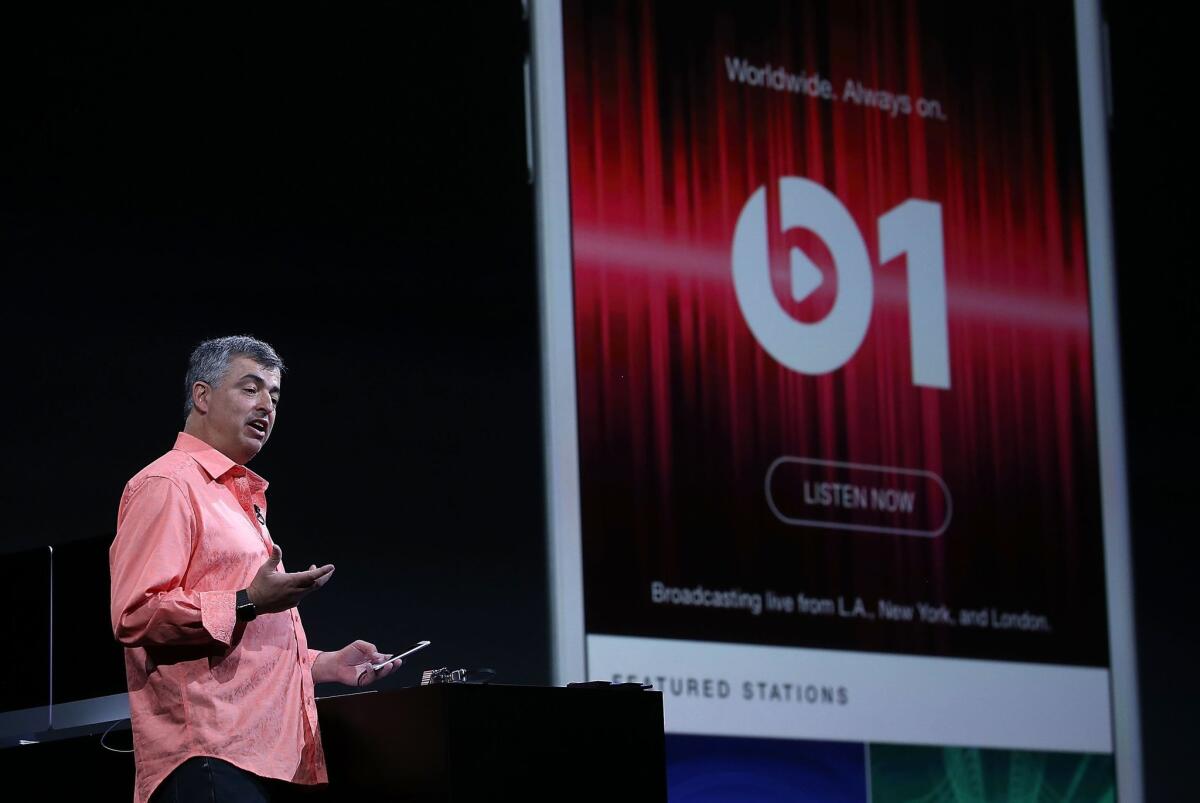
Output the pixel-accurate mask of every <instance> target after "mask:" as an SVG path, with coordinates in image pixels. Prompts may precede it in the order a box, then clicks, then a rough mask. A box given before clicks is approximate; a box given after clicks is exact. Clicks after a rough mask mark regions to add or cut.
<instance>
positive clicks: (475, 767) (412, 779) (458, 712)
mask: <svg viewBox="0 0 1200 803" xmlns="http://www.w3.org/2000/svg"><path fill="white" fill-rule="evenodd" d="M317 712H318V718H319V721H320V726H321V739H322V742H323V743H324V747H325V757H326V761H327V763H328V767H329V786H328V787H327V788H324V789H322V790H321V791H320V792H317V793H315V794H314V793H309V794H305V795H303V799H304V800H317V799H323V800H370V801H372V803H375V802H376V801H381V800H397V801H413V803H416V802H417V801H419V802H420V803H426V802H427V801H429V802H432V801H437V802H438V803H459V802H460V801H480V800H523V801H524V800H556V801H560V800H613V801H642V800H645V801H665V800H666V799H667V790H666V768H665V756H664V743H663V707H662V694H661V692H656V691H646V690H642V689H640V688H637V687H622V686H612V687H567V688H549V687H539V686H504V685H475V684H454V683H451V684H437V685H431V686H420V687H417V688H411V689H401V690H398V691H391V692H383V693H365V694H352V695H346V696H342V697H333V698H327V699H322V700H319V701H318V702H317Z"/></svg>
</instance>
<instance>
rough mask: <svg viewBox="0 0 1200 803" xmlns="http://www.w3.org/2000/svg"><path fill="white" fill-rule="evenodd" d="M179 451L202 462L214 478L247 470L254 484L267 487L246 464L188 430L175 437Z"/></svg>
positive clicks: (263, 488)
mask: <svg viewBox="0 0 1200 803" xmlns="http://www.w3.org/2000/svg"><path fill="white" fill-rule="evenodd" d="M174 448H176V449H178V450H179V451H181V452H183V453H184V454H186V455H188V456H189V457H191V458H192V459H193V460H195V461H196V462H197V463H199V464H200V468H202V469H204V470H205V472H207V473H208V476H210V477H212V478H213V479H214V480H217V479H220V478H221V477H222V476H224V475H225V474H226V473H229V472H231V471H233V473H234V475H235V476H236V475H237V474H240V473H242V472H245V475H246V476H247V477H249V478H250V480H251V483H252V484H256V485H261V486H262V490H264V491H265V490H266V489H267V485H268V483H267V481H266V480H264V479H263V478H262V477H260V476H258V475H257V474H255V473H254V472H253V471H251V470H250V469H248V468H246V467H245V466H242V465H238V464H237V463H235V462H233V461H232V460H230V459H229V458H228V457H227V456H225V455H223V454H221V453H220V452H219V451H217V450H216V449H214V448H213V447H212V446H210V445H209V444H207V443H205V442H204V441H202V440H200V439H199V438H197V437H196V436H195V435H189V434H188V433H186V432H180V433H179V435H178V436H177V437H176V438H175V447H174Z"/></svg>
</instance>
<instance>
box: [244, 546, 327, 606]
mask: <svg viewBox="0 0 1200 803" xmlns="http://www.w3.org/2000/svg"><path fill="white" fill-rule="evenodd" d="M282 559H283V550H282V549H280V548H279V545H278V544H275V545H274V546H272V548H271V557H269V558H267V562H266V563H264V564H263V565H262V566H260V567H259V569H258V573H257V574H255V575H254V581H253V582H251V583H250V587H249V588H247V589H246V594H247V596H249V597H250V601H251V602H253V603H254V609H255V612H256V613H260V614H262V613H279V612H280V611H286V610H287V609H288V608H295V607H296V605H297V604H299V602H300V600H302V599H304V598H305V597H306V596H308V595H309V594H311V593H312V592H314V591H316V590H317V589H318V588H320V587H321V586H323V585H325V584H326V583H328V582H329V578H330V577H332V576H333V564H332V563H328V564H326V565H324V566H322V567H320V568H317V566H316V565H313V566H310V567H309V569H308V571H304V572H280V571H276V569H277V568H278V567H279V561H280V560H282Z"/></svg>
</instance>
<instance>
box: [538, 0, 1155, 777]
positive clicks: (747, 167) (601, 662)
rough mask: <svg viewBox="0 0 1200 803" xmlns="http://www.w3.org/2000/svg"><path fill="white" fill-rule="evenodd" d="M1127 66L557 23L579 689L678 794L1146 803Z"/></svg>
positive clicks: (982, 34)
mask: <svg viewBox="0 0 1200 803" xmlns="http://www.w3.org/2000/svg"><path fill="white" fill-rule="evenodd" d="M1100 37H1101V28H1100V20H1099V13H1098V10H1097V8H1096V4H1095V3H1090V2H1080V3H1077V4H1072V3H1070V2H1055V3H1039V4H1020V5H1013V4H1001V3H993V4H976V3H965V4H964V3H960V4H945V3H934V2H912V3H907V4H896V3H892V2H882V1H879V2H866V3H856V4H846V3H837V2H805V1H800V0H797V1H796V2H791V1H790V0H789V1H786V2H785V1H779V2H763V3H732V2H729V3H722V2H713V3H706V2H698V3H636V4H626V3H588V2H575V1H570V2H557V3H555V2H547V3H537V4H535V5H534V6H533V43H534V44H533V65H532V66H533V90H534V91H533V98H534V110H535V124H534V133H535V146H536V147H535V176H536V181H537V186H538V206H539V237H540V244H539V248H540V259H541V278H542V315H543V335H544V337H543V342H544V343H545V401H546V405H545V409H546V411H547V413H546V416H547V417H546V427H547V444H548V478H549V479H548V483H549V485H548V487H549V491H550V494H549V505H550V508H549V521H550V527H551V553H552V554H551V560H552V566H553V572H554V575H553V576H554V581H553V588H554V598H555V611H554V617H555V619H554V629H555V643H556V652H555V655H556V661H557V669H556V671H557V674H558V680H559V681H562V682H565V681H570V680H581V679H585V678H588V679H600V680H612V681H621V682H629V681H635V682H646V683H651V684H653V685H654V687H655V688H656V689H658V690H660V691H662V692H663V694H664V706H665V717H666V728H667V731H668V763H669V769H668V777H669V782H670V784H671V785H672V789H676V788H682V787H681V786H680V785H687V784H691V785H692V786H691V787H688V788H692V787H695V788H705V784H706V783H710V782H711V783H720V782H722V781H718V780H716V778H717V776H720V775H721V773H724V775H723V776H721V777H725V778H728V777H732V775H738V777H744V778H746V779H747V781H746V783H749V784H754V783H768V784H774V783H779V784H785V785H787V786H785V787H781V788H791V787H792V786H795V787H797V788H798V787H800V786H805V788H821V789H824V792H823V795H824V799H847V800H852V799H864V800H865V799H872V800H884V799H900V798H899V797H898V796H899V795H901V794H905V795H912V796H916V797H919V796H920V795H923V794H935V790H936V789H937V788H949V787H953V788H967V787H970V788H972V789H975V790H976V791H978V792H979V793H980V794H981V795H983V796H984V797H996V796H999V797H1014V796H1019V795H1020V794H1023V793H1025V792H1027V791H1028V789H1027V788H1026V786H1029V788H1049V789H1051V790H1054V791H1055V792H1056V793H1059V794H1061V795H1067V794H1070V795H1078V796H1081V797H1083V798H1087V799H1098V798H1102V797H1103V796H1104V795H1105V794H1112V795H1114V796H1115V795H1117V793H1118V792H1119V797H1120V799H1121V800H1137V799H1140V762H1139V760H1138V753H1137V750H1138V747H1137V740H1138V737H1137V718H1136V692H1135V678H1134V653H1133V634H1132V617H1131V615H1130V608H1129V606H1128V604H1127V601H1128V600H1129V599H1130V591H1129V588H1130V580H1129V567H1128V533H1127V523H1126V514H1125V482H1124V458H1123V454H1122V437H1123V436H1122V430H1121V426H1122V425H1121V419H1120V404H1119V370H1118V365H1117V356H1116V355H1117V350H1116V346H1115V314H1114V307H1113V279H1112V266H1111V234H1110V226H1109V219H1108V195H1107V172H1106V164H1105V160H1106V159H1107V153H1106V143H1105V141H1104V136H1105V125H1106V119H1105V111H1104V108H1103V92H1102V84H1103V77H1102V63H1101V60H1100V48H1099V43H1100ZM714 773H716V775H714ZM731 773H732V775H731ZM739 773H740V774H739ZM821 784H825V786H823V787H822V786H820V785H821ZM964 784H966V786H963V785H964ZM814 785H815V786H814ZM926 787H928V788H926ZM748 793H749V791H748V790H747V789H743V790H741V791H740V792H738V791H730V794H731V795H733V796H734V797H737V796H738V795H744V794H748ZM905 799H908V798H905Z"/></svg>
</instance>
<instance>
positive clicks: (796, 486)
mask: <svg viewBox="0 0 1200 803" xmlns="http://www.w3.org/2000/svg"><path fill="white" fill-rule="evenodd" d="M766 494H767V506H768V507H770V508H771V512H772V513H774V514H775V516H776V517H777V518H778V519H779V520H780V521H782V522H783V523H785V524H792V525H795V526H797V527H818V528H821V529H833V530H858V531H860V532H869V533H887V534H890V535H915V536H922V537H926V538H932V537H934V536H938V535H941V534H942V533H944V532H945V531H946V528H947V527H949V526H950V517H951V516H952V514H953V510H954V503H953V502H952V501H951V499H950V489H949V488H948V487H946V483H945V482H944V481H943V480H942V478H941V477H939V476H938V475H937V474H935V473H933V472H932V471H924V470H922V469H915V468H898V467H896V466H871V465H866V464H863V463H842V462H838V461H836V460H817V459H815V458H811V457H789V456H784V457H780V458H778V459H776V460H775V462H774V463H772V464H771V466H770V468H768V469H767V479H766Z"/></svg>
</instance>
